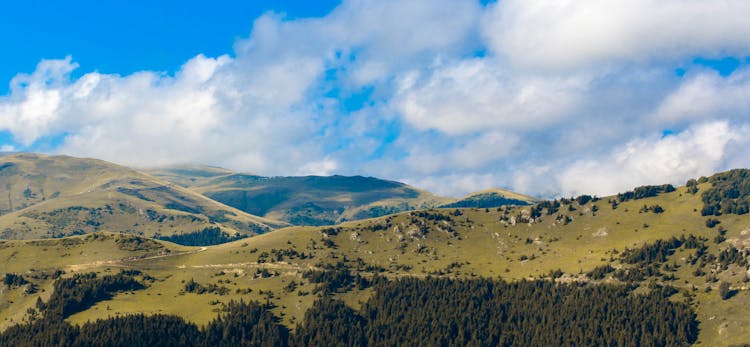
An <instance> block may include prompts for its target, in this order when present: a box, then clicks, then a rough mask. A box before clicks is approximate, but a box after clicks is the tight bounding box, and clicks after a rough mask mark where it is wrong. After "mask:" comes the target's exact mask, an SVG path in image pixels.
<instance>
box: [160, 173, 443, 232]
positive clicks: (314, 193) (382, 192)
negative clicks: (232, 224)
mask: <svg viewBox="0 0 750 347" xmlns="http://www.w3.org/2000/svg"><path fill="white" fill-rule="evenodd" d="M149 172H150V173H151V174H153V175H154V176H156V177H159V178H161V179H164V180H168V181H170V182H173V183H175V184H177V185H181V186H183V187H186V188H189V189H191V190H193V191H196V192H198V193H201V194H203V195H205V196H207V197H209V198H211V199H214V200H216V201H219V202H221V203H224V204H226V205H229V206H233V207H235V208H237V209H240V210H242V211H245V212H247V213H250V214H253V215H258V216H264V217H266V218H271V219H276V220H283V221H285V222H288V223H290V224H293V225H332V224H336V223H341V222H344V221H347V220H358V219H365V218H372V217H379V216H383V215H387V214H392V213H397V212H401V211H408V210H415V209H424V208H430V207H436V206H438V205H440V204H443V203H446V202H448V201H450V199H446V198H441V197H438V196H435V195H433V194H431V193H429V192H425V191H422V190H419V189H417V188H414V187H410V186H408V185H406V184H403V183H399V182H394V181H387V180H381V179H377V178H373V177H362V176H352V177H348V176H302V177H264V176H257V175H251V174H241V173H234V172H229V171H226V170H224V169H219V168H213V167H200V166H178V167H171V168H161V169H154V170H150V171H149Z"/></svg>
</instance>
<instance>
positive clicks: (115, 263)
mask: <svg viewBox="0 0 750 347" xmlns="http://www.w3.org/2000/svg"><path fill="white" fill-rule="evenodd" d="M207 249H208V247H201V248H200V249H197V250H194V251H186V252H169V253H162V254H157V255H151V256H138V257H127V258H121V259H114V260H97V261H93V262H90V263H83V264H72V265H68V266H66V267H65V269H66V270H68V271H70V272H80V271H84V270H89V269H94V268H98V267H102V266H110V267H124V266H126V265H127V264H128V263H136V262H139V261H143V260H153V259H163V258H169V257H177V256H183V255H188V254H195V253H199V252H203V251H205V250H207Z"/></svg>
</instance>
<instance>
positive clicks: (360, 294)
mask: <svg viewBox="0 0 750 347" xmlns="http://www.w3.org/2000/svg"><path fill="white" fill-rule="evenodd" d="M749 183H750V171H748V170H735V171H730V172H727V173H722V174H717V175H715V176H712V177H710V178H702V179H700V180H691V181H689V182H688V185H687V186H683V187H677V188H674V187H672V186H670V185H663V186H645V187H638V188H636V189H634V190H633V191H630V192H624V193H622V194H619V195H616V196H610V197H603V198H595V197H591V196H580V197H577V198H576V199H572V200H571V199H561V200H555V201H545V202H541V203H539V204H536V205H533V206H514V207H502V208H495V209H485V208H481V209H476V208H449V209H448V208H446V209H431V210H423V211H409V212H403V213H399V214H396V215H389V216H385V217H380V218H375V219H368V220H363V221H352V222H346V223H343V224H340V225H337V226H326V227H290V228H284V229H280V230H276V231H274V232H272V233H266V234H263V235H259V236H256V237H253V238H249V239H245V240H240V241H236V242H231V243H226V244H222V245H217V246H211V247H203V248H197V247H178V246H175V245H173V244H170V243H165V242H161V241H159V242H156V243H152V241H147V240H145V239H138V241H134V240H136V239H130V241H128V242H125V241H121V242H122V243H127V244H131V245H132V244H150V245H152V246H149V247H147V248H149V249H152V250H151V251H150V252H151V253H156V254H155V255H151V256H149V255H144V254H143V252H145V251H143V250H134V251H132V252H133V253H132V256H128V255H125V254H123V252H124V251H123V250H122V248H117V247H118V246H117V243H116V241H115V240H116V237H118V236H115V235H111V234H96V235H97V236H96V237H93V236H92V237H76V238H66V239H62V240H50V241H43V242H55V244H46V243H43V242H40V241H6V242H4V243H1V244H0V259H3V260H5V263H6V264H9V265H8V266H9V267H7V268H6V270H4V271H5V272H13V273H18V274H22V275H23V276H24V277H25V278H27V279H28V282H32V283H33V284H34V285H35V286H36V287H38V288H52V284H53V279H52V278H47V277H45V276H42V275H40V273H50V272H54V271H55V270H64V271H65V275H64V276H63V277H66V276H71V275H72V274H73V273H83V272H90V271H95V272H98V273H99V274H102V275H103V274H112V273H115V272H116V269H118V268H122V269H132V270H138V271H142V272H143V273H146V274H148V275H149V276H152V277H153V278H154V279H153V280H150V281H148V282H145V283H146V286H145V288H143V289H139V290H134V291H126V292H123V293H118V294H115V295H113V296H112V298H111V299H106V300H103V301H100V302H97V303H94V304H92V305H91V306H90V307H88V308H86V309H84V310H82V311H81V312H78V313H75V314H73V315H71V316H70V317H69V318H68V319H67V321H69V322H72V323H74V324H81V323H83V322H86V321H89V320H95V319H98V318H107V317H111V316H116V315H123V314H128V313H146V314H149V315H151V314H156V313H160V314H173V315H177V316H180V317H183V318H185V319H187V320H189V321H191V322H195V323H197V324H198V325H205V324H208V322H209V321H211V320H212V319H214V318H215V317H216V316H217V314H218V312H221V307H222V305H225V304H227V303H228V302H229V301H230V300H239V299H243V300H246V301H247V300H258V301H260V302H264V303H268V304H269V306H268V307H270V308H271V311H272V312H273V313H274V314H275V315H276V316H278V317H280V318H281V320H282V322H283V323H284V324H285V325H286V326H288V327H294V326H295V325H296V324H297V323H299V322H301V321H303V319H305V312H307V311H308V309H309V308H311V307H316V306H315V305H317V304H315V303H316V302H318V301H317V300H319V298H321V297H324V296H325V297H332V298H335V299H339V300H343V302H345V303H347V305H349V306H350V307H352V308H354V309H355V310H356V309H359V308H360V307H362V305H364V304H363V303H364V302H366V301H367V300H368V298H371V297H373V295H375V292H374V290H376V289H373V287H370V286H368V285H367V284H366V282H367V281H362V280H358V279H357V278H360V277H359V276H362V277H363V278H371V279H372V278H374V277H373V276H376V275H377V276H381V277H382V278H385V279H388V280H391V281H392V280H396V279H401V278H411V279H424V278H428V277H429V278H454V279H467V280H468V279H472V278H485V279H496V280H497V279H504V280H509V281H512V282H518V281H520V280H527V281H528V280H532V281H536V280H546V281H555V282H557V283H579V284H581V285H582V286H583V287H584V288H586V287H589V286H590V285H595V284H596V285H602V284H610V285H618V284H625V285H627V288H632V289H628V290H632V293H631V294H627V295H645V294H646V293H654V291H656V293H660V294H659V295H664V296H667V297H669V301H670V302H675V303H684V304H686V305H688V306H689V307H690V308H691V309H692V310H694V312H695V314H696V318H697V322H698V327H697V329H698V332H699V334H698V336H697V338H698V340H697V343H698V344H700V345H704V346H729V345H736V344H741V343H746V342H748V341H750V330H748V329H747V327H748V326H750V317H749V316H748V315H747V314H746V311H747V308H748V307H750V291H748V284H747V283H748V281H750V264H749V263H748V260H749V259H750V258H749V252H750V251H749V249H750V215H749V214H748V213H747V210H746V208H745V207H747V205H748V202H749V201H750V189H747V187H750V184H749ZM96 242H103V244H107V245H110V246H107V247H110V248H113V247H114V248H116V249H118V251H117V252H112V253H111V254H110V253H109V252H107V253H99V254H96V253H94V255H93V256H95V257H94V258H91V259H84V258H81V256H78V254H81V255H82V254H89V252H96V249H97V247H98V246H95V245H94V244H95V243H96ZM162 248H163V249H169V250H170V252H166V251H164V250H161V249H162ZM139 252H141V253H139ZM44 255H47V256H44ZM24 259H40V260H37V261H36V262H32V263H27V261H25V260H24ZM339 270H344V271H345V273H341V272H338V271H339ZM309 271H316V273H319V274H321V275H314V276H311V275H310V272H309ZM0 275H2V274H0ZM351 276H355V277H353V278H351ZM6 278H7V277H6ZM12 278H13V277H12ZM326 278H328V279H326ZM326 283H328V284H326ZM326 288H328V289H326ZM377 288H381V289H378V290H382V286H379V287H377ZM671 288H674V289H671ZM27 289H28V284H26V285H19V286H8V287H6V288H3V289H2V290H1V291H0V302H2V303H5V304H3V305H4V306H2V307H1V308H0V322H2V324H3V327H7V326H9V325H11V324H12V323H13V322H18V321H20V320H22V319H24V317H26V318H28V317H29V313H28V312H27V311H28V310H27V309H28V308H30V307H32V306H33V302H34V301H35V300H36V298H37V297H39V296H40V293H38V292H33V293H28V292H29V291H28V290H27ZM378 293H380V292H378ZM46 295H49V291H47V292H46V294H45V293H41V296H42V297H43V298H44V297H46ZM584 299H585V297H582V298H579V299H577V300H584ZM517 300H523V299H521V298H520V297H519V298H517ZM529 300H531V299H529ZM532 301H533V300H532ZM412 306H413V305H412ZM11 318H12V321H11ZM306 324H307V323H306ZM649 324H650V323H649Z"/></svg>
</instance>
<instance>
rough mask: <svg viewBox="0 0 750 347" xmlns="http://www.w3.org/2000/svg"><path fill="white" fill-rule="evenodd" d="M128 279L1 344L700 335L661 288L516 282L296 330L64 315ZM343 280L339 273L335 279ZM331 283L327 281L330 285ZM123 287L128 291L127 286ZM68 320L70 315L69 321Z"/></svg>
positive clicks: (231, 315)
mask: <svg viewBox="0 0 750 347" xmlns="http://www.w3.org/2000/svg"><path fill="white" fill-rule="evenodd" d="M133 275H134V274H128V273H122V274H120V275H117V276H114V277H104V278H101V279H99V280H98V281H97V280H96V277H93V276H88V277H86V276H82V277H78V278H76V279H75V280H76V281H78V283H79V284H82V285H83V287H85V288H88V289H85V290H80V289H79V288H77V287H76V286H70V284H71V283H72V282H71V280H65V279H60V280H58V283H57V284H56V292H55V295H54V296H53V298H52V299H51V302H52V304H40V305H39V309H40V311H41V314H40V316H39V318H37V319H35V320H33V321H32V322H29V323H25V324H22V325H17V326H14V327H12V328H10V329H8V330H6V331H5V332H3V333H2V334H0V345H2V346H49V345H57V346H130V345H148V346H240V345H245V346H248V345H249V346H403V345H407V346H408V345H420V346H685V345H689V344H691V343H693V342H695V340H696V338H697V334H698V326H697V321H696V319H695V314H694V312H693V311H692V310H691V309H690V307H689V306H688V305H686V304H682V303H678V302H675V301H673V300H670V296H671V295H673V293H674V290H672V289H671V288H669V287H660V286H653V287H651V288H650V289H649V292H648V293H647V294H642V293H641V294H636V293H634V292H633V287H631V286H627V285H617V286H614V285H586V284H556V283H554V282H551V281H521V282H513V283H507V282H503V281H495V280H489V279H475V280H452V279H442V278H427V279H415V278H404V279H399V280H385V279H383V278H377V279H376V280H374V281H372V283H373V286H374V292H375V294H374V295H373V296H372V297H371V298H370V299H369V300H368V301H367V302H365V303H364V304H363V305H362V307H361V309H360V310H354V309H352V308H350V307H349V306H347V305H346V304H345V303H344V302H342V301H340V300H337V299H335V298H332V297H331V296H327V295H324V296H322V297H321V298H320V299H318V300H317V301H316V302H315V304H314V305H313V307H312V308H311V309H310V310H308V312H307V313H306V315H305V319H304V321H303V322H301V323H300V324H299V325H298V326H297V327H296V328H295V329H292V331H289V329H287V328H286V327H285V326H284V325H282V324H281V323H280V320H279V319H278V317H276V316H274V314H273V313H272V311H271V308H272V307H270V306H268V305H264V304H260V303H257V302H236V301H233V302H230V303H229V304H227V305H225V307H224V308H223V310H222V313H220V314H219V316H218V317H217V318H216V319H214V320H213V321H212V322H210V323H209V324H208V325H207V326H205V327H198V326H196V325H195V324H193V323H189V322H186V321H185V320H183V319H182V318H179V317H176V316H168V315H153V316H144V315H130V316H124V317H115V318H110V319H106V320H97V321H95V322H89V323H86V324H84V325H82V326H73V325H70V324H68V323H67V322H65V321H64V320H63V319H62V318H63V317H65V316H66V314H67V313H68V312H73V310H71V311H68V310H60V309H59V307H71V304H70V303H68V304H66V303H63V302H60V300H62V298H65V300H70V301H71V302H74V303H77V304H78V305H81V303H83V302H90V301H91V300H95V298H96V295H92V294H90V292H92V291H93V292H97V293H105V294H100V295H99V297H104V296H106V295H109V294H106V293H112V292H115V291H117V290H120V289H123V290H125V289H126V290H132V289H135V288H137V287H138V285H137V284H136V283H135V282H136V281H137V280H139V279H140V278H141V277H143V278H145V279H147V278H148V276H146V275H143V274H135V275H138V276H139V277H138V278H136V277H134V276H133ZM333 277H335V276H333ZM323 285H325V284H323ZM120 287H122V288H120ZM61 315H62V316H61Z"/></svg>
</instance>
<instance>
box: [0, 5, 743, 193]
mask: <svg viewBox="0 0 750 347" xmlns="http://www.w3.org/2000/svg"><path fill="white" fill-rule="evenodd" d="M534 4H535V5H532V4H531V3H530V2H524V1H522V0H507V1H502V2H492V1H478V0H431V1H427V0H414V1H409V2H403V1H389V0H378V1H375V0H351V1H301V0H299V1H292V0H287V1H283V0H281V1H217V2H212V3H211V4H210V5H208V4H207V3H205V2H196V1H180V2H177V1H160V2H153V1H128V2H112V1H70V2H65V3H61V2H53V1H25V2H15V3H11V4H4V5H3V10H2V11H0V33H1V34H0V35H2V40H0V42H1V44H2V45H3V52H6V55H5V56H4V57H3V60H2V64H0V146H1V147H2V149H3V150H6V151H41V152H47V153H64V154H70V155H78V156H90V157H97V158H102V159H105V160H110V161H113V162H117V163H122V164H127V165H134V166H140V167H146V166H158V165H171V164H180V163H203V164H210V165H220V166H224V167H228V168H231V169H235V170H243V171H252V172H256V173H259V174H265V175H303V174H346V175H353V174H361V175H369V176H378V177H384V178H389V179H395V180H400V181H405V182H408V183H411V184H414V185H417V186H419V187H422V188H426V189H429V190H432V191H435V192H438V193H440V194H445V195H452V196H458V195H461V194H465V193H468V192H470V191H473V190H479V189H483V188H487V187H491V186H494V187H504V188H509V189H513V190H517V191H520V192H524V193H528V194H533V195H538V196H544V197H548V196H557V195H571V194H582V193H589V194H611V193H614V192H617V191H621V190H624V189H630V188H632V187H633V186H635V185H640V184H656V183H666V182H669V183H683V182H684V180H686V179H688V178H691V177H696V176H700V175H708V174H711V173H713V172H715V171H719V170H724V169H728V168H732V167H738V166H748V165H750V163H749V162H750V154H747V153H746V151H745V150H744V148H747V147H746V146H747V145H748V141H750V131H748V130H750V69H748V65H749V63H750V60H749V59H748V57H749V56H750V41H748V39H747V38H748V37H750V24H748V23H747V21H746V20H745V19H744V16H743V15H742V14H744V13H750V4H747V3H746V1H740V0H729V1H688V2H684V1H678V0H662V1H656V0H633V1H629V2H622V1H616V0H607V1H594V0H582V1H577V2H571V3H564V4H560V3H557V2H556V1H554V0H540V1H538V2H534Z"/></svg>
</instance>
